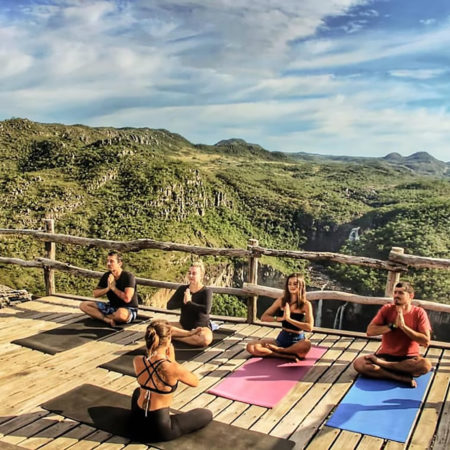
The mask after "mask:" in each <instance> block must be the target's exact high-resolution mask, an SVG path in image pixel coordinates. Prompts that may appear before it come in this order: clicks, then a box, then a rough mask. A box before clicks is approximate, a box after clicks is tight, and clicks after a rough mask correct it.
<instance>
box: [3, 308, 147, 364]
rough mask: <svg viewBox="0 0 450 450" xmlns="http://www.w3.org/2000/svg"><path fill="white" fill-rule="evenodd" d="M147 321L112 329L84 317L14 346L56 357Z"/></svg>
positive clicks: (15, 341) (139, 320)
mask: <svg viewBox="0 0 450 450" xmlns="http://www.w3.org/2000/svg"><path fill="white" fill-rule="evenodd" d="M145 320H149V318H147V317H143V318H142V317H138V319H136V320H135V321H134V322H132V323H131V324H121V325H120V326H118V327H116V328H111V327H110V326H108V325H107V324H106V323H104V322H102V321H100V320H96V319H92V318H90V317H83V318H82V319H80V320H78V321H76V322H72V323H69V324H67V325H64V326H62V327H58V328H54V329H53V330H48V331H44V332H42V333H37V334H34V335H33V336H28V337H26V338H23V339H16V340H14V341H12V344H17V345H21V346H22V347H27V348H31V349H33V350H39V351H41V352H43V353H49V354H51V355H55V354H56V353H59V352H63V351H66V350H70V349H72V348H75V347H78V346H80V345H83V344H85V343H86V342H89V341H92V340H97V339H102V338H105V337H107V336H110V335H112V334H114V333H118V332H119V331H121V330H122V329H123V328H126V327H127V326H130V325H132V324H135V323H140V322H143V321H145Z"/></svg>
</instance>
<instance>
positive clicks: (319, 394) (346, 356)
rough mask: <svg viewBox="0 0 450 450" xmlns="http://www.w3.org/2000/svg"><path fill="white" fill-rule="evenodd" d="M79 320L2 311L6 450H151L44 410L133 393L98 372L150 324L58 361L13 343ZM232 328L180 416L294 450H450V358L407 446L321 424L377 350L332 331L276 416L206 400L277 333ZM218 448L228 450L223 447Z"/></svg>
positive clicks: (61, 302) (432, 353)
mask: <svg viewBox="0 0 450 450" xmlns="http://www.w3.org/2000/svg"><path fill="white" fill-rule="evenodd" d="M148 314H149V315H151V316H154V317H156V316H157V317H167V318H172V319H173V317H174V316H173V315H164V314H161V313H157V314H156V313H151V312H148ZM79 317H80V313H79V310H78V302H76V301H74V300H71V299H67V298H61V297H45V298H41V299H39V300H33V301H31V302H26V303H21V304H18V305H16V306H10V307H7V308H3V309H0V399H1V402H0V449H1V448H6V447H7V445H8V444H10V445H12V446H14V445H15V446H18V447H21V448H26V449H37V448H39V449H46V450H50V449H58V450H59V449H68V448H70V449H73V450H75V449H94V448H95V449H127V450H128V449H129V450H131V449H132V450H140V449H146V448H151V447H147V446H145V445H142V444H139V443H133V442H129V441H128V440H127V439H125V438H122V437H120V436H114V435H111V434H109V433H106V432H104V431H101V430H96V429H94V428H92V427H89V426H87V425H84V424H80V423H77V422H74V421H72V420H69V419H67V418H64V417H62V416H59V415H56V414H52V413H49V412H48V411H45V410H43V409H42V408H40V406H39V405H40V404H42V403H43V402H44V401H46V400H49V399H51V398H53V397H55V396H57V395H60V394H62V393H64V392H66V391H69V390H70V389H72V388H74V387H76V386H78V385H81V384H83V383H92V384H96V385H98V386H103V387H105V388H107V389H112V390H115V391H117V392H121V393H124V394H128V395H130V394H131V393H132V391H133V390H134V389H135V387H136V381H135V379H134V378H133V377H129V376H125V375H120V374H118V373H116V372H110V371H107V370H105V369H101V368H99V367H98V366H99V365H100V364H102V363H104V362H107V361H109V360H112V359H114V358H116V357H117V356H118V355H120V354H122V353H124V352H126V351H129V350H130V349H133V348H135V347H137V346H139V345H141V344H140V343H133V342H135V341H136V339H138V338H139V337H140V336H142V332H143V331H144V330H145V326H146V325H145V324H135V325H133V326H131V327H129V328H128V329H127V330H124V331H121V332H119V333H116V334H114V335H112V336H109V337H107V338H105V339H102V340H100V341H92V342H89V343H87V344H85V345H83V346H80V347H77V348H74V349H72V350H69V351H67V352H62V353H58V354H56V355H47V354H44V353H41V352H38V351H35V350H30V349H27V348H23V347H20V346H18V345H15V344H11V341H12V340H14V339H19V338H23V337H26V336H30V335H32V334H35V333H37V332H40V331H45V330H49V329H52V328H56V327H59V326H61V325H62V324H64V323H69V322H72V321H74V320H77V319H78V318H79ZM226 327H227V328H233V329H234V330H235V331H236V333H235V334H234V335H232V336H229V337H227V338H226V339H224V340H223V341H222V342H220V343H219V344H218V345H217V346H215V347H211V348H208V349H206V350H205V352H204V353H202V354H201V355H199V356H198V357H197V358H195V359H194V360H192V361H189V362H186V363H185V365H186V367H188V368H189V369H190V370H192V371H193V372H194V373H196V374H197V376H198V377H199V378H200V384H199V386H198V387H197V388H186V387H184V386H181V385H180V387H179V389H178V390H177V391H176V395H175V397H174V405H173V406H174V407H175V408H177V409H181V410H189V409H191V408H195V407H207V408H209V409H210V410H211V411H212V412H213V414H214V417H215V419H216V420H219V421H221V422H224V423H228V424H232V425H234V426H237V427H242V428H246V429H250V430H255V431H259V432H263V433H267V434H270V435H273V436H278V437H282V438H289V439H291V440H293V441H295V442H296V447H295V448H296V449H304V448H306V449H309V450H311V449H312V450H315V449H324V450H325V449H327V450H328V449H333V450H334V449H341V448H343V449H345V450H348V449H357V450H366V449H367V450H369V449H370V450H372V449H381V448H383V449H389V450H396V449H403V448H406V449H436V450H444V449H448V448H450V420H449V419H450V406H449V405H450V401H449V400H450V389H449V385H450V350H448V349H444V348H439V347H430V348H429V349H428V352H427V356H428V357H429V358H430V359H431V361H432V362H433V366H434V373H433V379H432V383H431V385H430V388H429V390H428V392H427V394H426V398H425V401H424V404H423V407H422V408H421V411H420V413H419V415H418V418H417V421H416V424H415V426H414V428H413V430H412V434H411V437H410V439H409V441H408V442H407V443H406V445H403V444H399V443H398V442H393V441H385V440H383V439H379V438H375V437H372V436H366V435H361V434H358V433H351V432H348V431H343V430H339V429H335V428H330V427H327V426H326V425H325V422H326V421H327V419H328V418H329V416H330V415H331V414H332V413H333V411H334V410H335V408H336V406H337V405H338V404H339V402H340V401H341V399H342V398H343V396H344V395H345V394H346V393H347V391H348V389H349V388H350V387H351V386H352V383H353V382H354V380H355V377H356V373H355V372H354V370H353V368H352V361H353V360H354V359H355V358H356V357H357V356H358V355H361V354H364V353H368V352H373V351H374V350H376V348H377V347H378V342H377V341H374V340H368V339H363V338H361V337H357V336H349V335H348V333H346V335H345V336H340V335H338V334H335V333H333V334H332V333H331V332H330V333H329V334H327V333H323V332H321V333H312V334H311V336H310V339H311V340H312V342H313V344H314V345H320V346H323V347H326V348H327V351H326V353H325V354H324V355H323V356H322V358H321V359H320V360H319V361H318V362H317V363H316V364H315V366H314V367H313V368H312V369H311V370H310V371H309V372H308V373H307V375H306V376H305V377H304V379H303V380H302V381H301V382H299V383H298V384H297V385H296V386H295V387H294V388H293V389H292V390H291V392H289V393H288V394H287V395H286V396H285V397H284V398H283V400H282V401H281V402H280V403H279V404H278V405H277V406H276V407H275V408H273V409H268V408H263V407H260V406H254V405H248V404H246V403H242V402H238V401H232V400H228V399H225V398H222V397H216V396H215V395H211V394H208V393H207V392H206V391H207V390H208V389H209V388H210V387H212V386H214V385H215V384H217V383H218V382H220V380H221V379H222V378H223V377H225V376H226V375H227V374H229V373H231V372H232V371H234V370H235V369H236V368H238V367H239V366H241V365H242V364H243V363H244V362H245V361H246V360H247V359H248V357H249V355H248V354H247V352H246V351H245V345H246V343H247V342H248V341H249V340H251V339H255V338H260V337H265V336H275V335H276V333H277V330H276V329H274V328H271V327H266V326H260V325H248V324H244V323H231V322H230V323H227V324H226ZM330 331H331V330H330ZM218 445H220V448H221V449H226V444H225V445H224V443H218ZM210 448H214V447H213V446H211V447H210Z"/></svg>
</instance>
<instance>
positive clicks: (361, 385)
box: [327, 372, 432, 442]
mask: <svg viewBox="0 0 450 450" xmlns="http://www.w3.org/2000/svg"><path fill="white" fill-rule="evenodd" d="M431 376H432V372H428V373H427V374H425V375H422V376H421V377H419V378H416V381H417V387H416V388H415V389H413V388H410V387H408V386H406V385H404V384H400V383H399V382H397V381H391V380H378V379H373V378H366V377H362V376H360V377H358V378H357V380H356V382H355V384H354V385H353V386H352V387H351V388H350V390H349V391H348V393H347V395H346V396H345V397H344V398H343V399H342V401H341V403H340V404H339V406H338V407H337V409H336V411H335V412H334V414H333V416H332V417H331V418H330V420H328V422H327V425H328V426H330V427H334V428H340V429H342V430H348V431H354V432H356V433H362V434H368V435H370V436H376V437H379V438H382V439H389V440H391V441H398V442H406V441H407V439H408V437H409V434H410V432H411V429H412V427H413V425H414V422H415V420H416V417H417V414H418V413H419V409H420V405H421V403H422V400H423V397H424V395H425V392H426V390H427V387H428V384H429V382H430V379H431Z"/></svg>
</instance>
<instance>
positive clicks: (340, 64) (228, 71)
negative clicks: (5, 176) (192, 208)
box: [0, 0, 450, 161]
mask: <svg viewBox="0 0 450 450" xmlns="http://www.w3.org/2000/svg"><path fill="white" fill-rule="evenodd" d="M0 6H1V7H0V67H1V70H0V120H3V119H8V118H10V117H27V118H29V119H31V120H36V121H39V122H59V123H66V124H74V123H83V124H86V125H91V126H115V127H125V126H131V127H149V128H166V129H168V130H170V131H172V132H176V133H180V134H182V135H183V136H184V137H186V138H187V139H189V140H190V141H191V142H194V143H204V144H214V143H216V142H217V141H219V140H222V139H229V138H242V139H245V140H246V141H248V142H253V143H257V144H260V145H262V146H263V147H265V148H267V149H268V150H279V151H286V152H296V151H306V152H312V153H321V154H331V155H354V156H384V155H386V154H387V153H390V152H393V151H396V152H399V153H401V154H402V155H404V156H406V155H409V154H412V153H414V152H417V151H428V152H429V153H430V154H432V155H433V156H435V157H436V158H438V159H441V160H444V161H449V160H450V150H449V149H450V110H449V103H450V83H449V82H448V80H449V75H450V2H448V0H295V1H294V0H190V1H188V0H175V1H171V0H133V1H132V0H103V1H100V0H99V1H96V0H89V1H87V0H86V1H84V0H53V1H49V0H33V1H32V0H0Z"/></svg>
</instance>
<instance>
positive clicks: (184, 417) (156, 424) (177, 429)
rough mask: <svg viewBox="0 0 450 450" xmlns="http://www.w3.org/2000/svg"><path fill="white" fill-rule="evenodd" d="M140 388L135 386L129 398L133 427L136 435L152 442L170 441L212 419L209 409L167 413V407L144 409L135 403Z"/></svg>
mask: <svg viewBox="0 0 450 450" xmlns="http://www.w3.org/2000/svg"><path fill="white" fill-rule="evenodd" d="M139 393H140V389H139V388H136V389H135V391H134V392H133V397H132V400H131V413H132V417H133V429H134V432H135V433H134V434H136V437H137V438H139V439H141V440H150V441H152V442H159V441H171V440H172V439H176V438H177V437H180V436H182V435H183V434H187V433H190V432H191V431H195V430H198V429H199V428H203V427H204V426H206V425H207V424H208V423H209V422H211V420H212V413H211V411H210V410H209V409H204V408H196V409H193V410H191V411H188V412H182V413H177V414H169V408H161V409H156V410H154V411H148V412H147V417H145V411H144V410H143V409H142V408H140V407H139V406H138V404H137V401H138V398H139Z"/></svg>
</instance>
